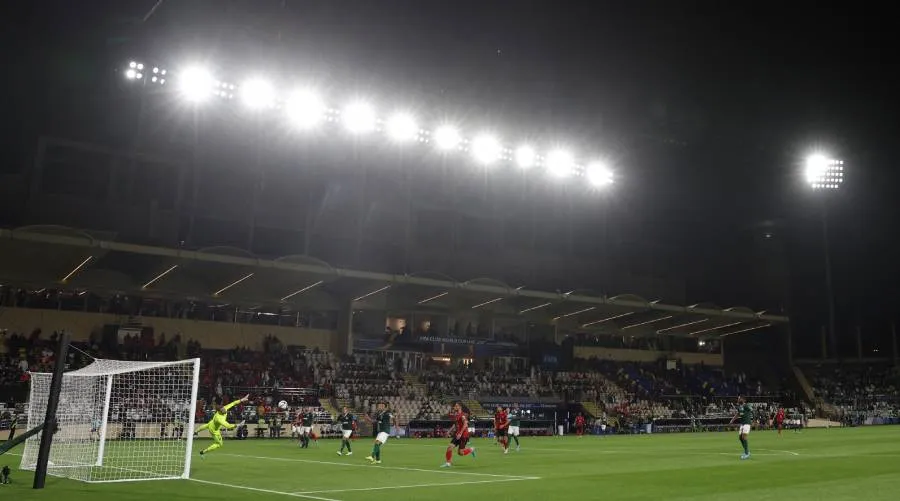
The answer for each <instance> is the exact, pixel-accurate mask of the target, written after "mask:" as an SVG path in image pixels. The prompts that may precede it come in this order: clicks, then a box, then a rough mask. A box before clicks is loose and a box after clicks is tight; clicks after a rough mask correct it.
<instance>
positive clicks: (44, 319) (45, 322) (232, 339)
mask: <svg viewBox="0 0 900 501" xmlns="http://www.w3.org/2000/svg"><path fill="white" fill-rule="evenodd" d="M127 321H128V317H125V316H119V315H107V314H101V313H81V312H73V311H55V310H37V309H27V308H3V309H0V329H9V330H10V331H13V332H19V333H24V334H29V333H31V332H32V331H33V330H34V329H37V328H40V329H41V330H42V331H43V333H44V336H49V335H50V333H52V332H53V331H63V330H65V331H68V332H70V333H71V334H72V338H73V339H74V340H76V341H86V340H87V339H88V338H89V337H90V335H91V332H93V331H97V332H100V331H101V330H102V329H103V326H104V325H107V324H114V325H116V324H123V323H126V322H127ZM140 321H141V323H142V324H143V325H144V326H146V327H152V328H153V332H154V335H155V336H157V338H158V336H159V334H160V333H163V332H164V333H165V334H166V338H167V339H171V338H172V336H174V335H175V334H179V333H180V334H181V338H182V340H184V341H187V340H189V339H193V340H195V341H199V342H200V343H201V344H202V345H203V347H204V348H213V349H216V348H225V349H227V348H234V347H235V346H247V347H250V348H252V349H261V348H262V340H263V338H264V337H265V336H266V335H268V334H272V335H274V336H277V337H278V338H279V339H280V340H281V342H282V343H284V344H287V345H292V344H293V345H303V346H307V347H309V348H314V347H318V348H319V349H321V350H329V351H334V349H335V348H336V346H337V344H336V343H337V337H338V336H337V334H336V332H335V331H330V330H322V329H301V328H296V327H277V326H270V325H255V324H234V323H228V322H208V321H199V320H181V319H174V318H157V317H142V318H141V319H140Z"/></svg>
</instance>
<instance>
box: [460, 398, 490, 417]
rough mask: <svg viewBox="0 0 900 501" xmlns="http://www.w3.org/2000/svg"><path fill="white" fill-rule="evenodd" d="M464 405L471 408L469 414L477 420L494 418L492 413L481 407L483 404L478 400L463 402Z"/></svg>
mask: <svg viewBox="0 0 900 501" xmlns="http://www.w3.org/2000/svg"><path fill="white" fill-rule="evenodd" d="M463 405H465V406H466V407H468V408H469V414H471V415H473V416H475V417H476V418H489V417H492V415H491V413H490V412H488V411H486V410H485V408H484V407H482V406H481V402H479V401H478V400H465V401H463Z"/></svg>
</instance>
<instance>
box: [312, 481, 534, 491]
mask: <svg viewBox="0 0 900 501" xmlns="http://www.w3.org/2000/svg"><path fill="white" fill-rule="evenodd" d="M518 480H540V477H525V478H498V479H496V480H470V481H466V482H453V483H449V482H442V483H433V484H415V485H388V486H385V487H361V488H358V489H330V490H326V491H303V492H298V493H296V494H329V493H340V492H356V491H383V490H388V489H415V488H418V487H443V486H445V485H467V484H496V483H500V482H515V481H518Z"/></svg>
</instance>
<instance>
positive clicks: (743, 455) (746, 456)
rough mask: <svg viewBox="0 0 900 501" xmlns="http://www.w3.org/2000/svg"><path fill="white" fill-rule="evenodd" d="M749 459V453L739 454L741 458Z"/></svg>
mask: <svg viewBox="0 0 900 501" xmlns="http://www.w3.org/2000/svg"><path fill="white" fill-rule="evenodd" d="M744 459H750V454H741V460H744Z"/></svg>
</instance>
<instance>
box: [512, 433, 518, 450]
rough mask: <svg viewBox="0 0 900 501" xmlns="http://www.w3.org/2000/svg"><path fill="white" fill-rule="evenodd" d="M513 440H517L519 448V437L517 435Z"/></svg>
mask: <svg viewBox="0 0 900 501" xmlns="http://www.w3.org/2000/svg"><path fill="white" fill-rule="evenodd" d="M512 438H513V440H515V441H516V447H518V446H519V437H517V436H515V435H513V437H512Z"/></svg>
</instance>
